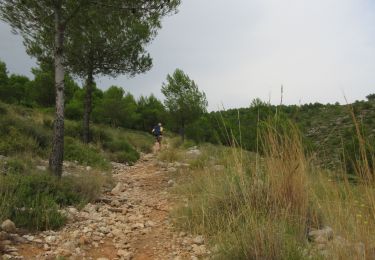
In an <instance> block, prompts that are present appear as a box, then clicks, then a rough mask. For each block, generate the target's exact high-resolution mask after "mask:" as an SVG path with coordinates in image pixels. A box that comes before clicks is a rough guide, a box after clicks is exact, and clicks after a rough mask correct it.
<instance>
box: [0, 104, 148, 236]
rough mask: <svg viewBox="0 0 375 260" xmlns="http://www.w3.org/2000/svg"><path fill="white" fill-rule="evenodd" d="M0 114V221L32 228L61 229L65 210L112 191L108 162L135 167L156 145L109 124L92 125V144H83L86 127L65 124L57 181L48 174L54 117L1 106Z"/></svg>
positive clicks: (138, 134)
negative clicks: (141, 154)
mask: <svg viewBox="0 0 375 260" xmlns="http://www.w3.org/2000/svg"><path fill="white" fill-rule="evenodd" d="M0 111H1V117H0V136H1V138H0V155H1V157H0V222H1V221H2V220H5V219H7V218H10V219H12V220H13V221H14V222H15V223H16V225H17V226H18V227H23V228H27V229H30V230H45V229H56V228H59V227H61V226H62V225H63V224H64V223H65V221H66V217H65V216H64V214H62V213H61V211H60V210H61V209H62V207H64V206H69V205H71V206H75V207H81V206H83V205H85V204H86V203H87V202H90V201H92V200H94V199H95V198H97V196H99V195H100V193H101V191H102V188H104V187H111V185H112V178H111V176H110V174H109V171H110V168H111V165H110V163H109V162H110V161H116V162H121V163H129V164H133V163H134V162H135V161H137V160H138V158H139V152H138V151H150V150H151V147H152V144H153V138H152V136H151V135H150V134H146V133H142V132H137V131H134V130H126V129H119V128H111V127H109V126H106V125H94V126H93V128H92V140H93V141H92V143H90V144H84V143H82V142H81V140H80V139H81V136H82V123H81V122H77V121H66V124H65V135H66V137H65V151H64V157H65V160H66V161H67V162H66V164H67V166H66V167H64V174H63V176H62V177H61V178H60V179H59V178H57V177H55V176H53V175H51V174H50V173H48V171H47V158H48V151H49V150H50V149H51V143H50V142H51V136H52V115H51V113H50V112H43V111H42V109H35V108H34V109H31V108H27V107H23V106H17V105H8V104H5V103H1V102H0ZM129 140H131V142H129ZM86 166H90V167H89V168H88V169H89V170H87V169H86ZM104 172H105V173H104Z"/></svg>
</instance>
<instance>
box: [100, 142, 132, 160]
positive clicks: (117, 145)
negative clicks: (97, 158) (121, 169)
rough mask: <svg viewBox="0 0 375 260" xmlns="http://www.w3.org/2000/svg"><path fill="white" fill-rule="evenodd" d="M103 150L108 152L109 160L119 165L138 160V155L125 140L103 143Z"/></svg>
mask: <svg viewBox="0 0 375 260" xmlns="http://www.w3.org/2000/svg"><path fill="white" fill-rule="evenodd" d="M103 147H104V149H106V150H108V151H110V152H111V153H112V154H111V155H110V159H111V160H113V161H115V162H120V163H124V162H127V163H131V164H132V163H134V162H136V161H137V160H138V159H139V153H138V152H137V151H136V150H135V149H134V148H133V147H132V146H131V145H130V144H129V143H128V142H127V141H125V140H123V139H119V140H112V141H109V142H104V143H103Z"/></svg>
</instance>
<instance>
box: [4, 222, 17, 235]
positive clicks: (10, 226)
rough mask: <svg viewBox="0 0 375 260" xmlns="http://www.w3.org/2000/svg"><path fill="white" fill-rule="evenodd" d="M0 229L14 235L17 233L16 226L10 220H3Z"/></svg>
mask: <svg viewBox="0 0 375 260" xmlns="http://www.w3.org/2000/svg"><path fill="white" fill-rule="evenodd" d="M1 229H2V230H3V231H5V232H8V233H15V232H16V231H17V228H16V225H15V224H14V223H13V221H11V220H10V219H7V220H5V221H4V222H3V223H2V224H1Z"/></svg>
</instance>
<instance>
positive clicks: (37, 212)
mask: <svg viewBox="0 0 375 260" xmlns="http://www.w3.org/2000/svg"><path fill="white" fill-rule="evenodd" d="M109 184H111V181H110V179H109V178H108V176H106V175H101V174H95V173H85V175H79V176H69V177H62V178H61V179H58V178H56V177H55V176H52V175H49V174H46V173H31V174H27V175H24V174H7V175H5V176H4V175H3V176H0V221H1V220H5V219H6V218H9V219H12V220H13V221H14V222H15V223H16V225H17V226H19V227H23V228H27V229H30V230H45V229H56V228H59V227H61V226H62V225H63V224H64V223H65V217H64V216H63V215H61V213H60V212H59V209H60V208H61V207H62V206H67V205H73V206H82V205H84V204H86V203H87V202H89V201H92V200H93V199H95V198H96V197H97V196H98V195H99V194H100V190H101V187H102V186H104V185H109Z"/></svg>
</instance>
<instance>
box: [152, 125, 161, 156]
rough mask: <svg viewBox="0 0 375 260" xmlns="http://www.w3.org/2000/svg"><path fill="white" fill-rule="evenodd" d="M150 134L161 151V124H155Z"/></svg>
mask: <svg viewBox="0 0 375 260" xmlns="http://www.w3.org/2000/svg"><path fill="white" fill-rule="evenodd" d="M152 133H153V134H154V136H155V138H156V142H157V143H158V144H159V150H160V149H161V139H162V138H163V127H162V125H161V123H159V124H157V125H156V126H155V127H154V129H152Z"/></svg>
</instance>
